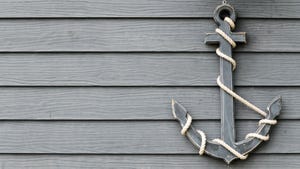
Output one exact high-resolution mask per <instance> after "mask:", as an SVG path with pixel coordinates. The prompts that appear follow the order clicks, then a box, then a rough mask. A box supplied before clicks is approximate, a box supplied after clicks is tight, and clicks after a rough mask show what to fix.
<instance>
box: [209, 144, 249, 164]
mask: <svg viewBox="0 0 300 169" xmlns="http://www.w3.org/2000/svg"><path fill="white" fill-rule="evenodd" d="M213 142H215V143H218V144H220V145H221V146H223V147H224V148H226V149H227V150H228V151H230V152H231V153H232V154H234V155H235V156H237V157H238V158H239V159H241V160H245V159H247V157H248V155H243V154H241V153H239V152H237V151H236V150H235V149H234V148H232V147H230V146H229V145H228V144H226V143H225V142H224V141H223V140H221V139H214V140H213Z"/></svg>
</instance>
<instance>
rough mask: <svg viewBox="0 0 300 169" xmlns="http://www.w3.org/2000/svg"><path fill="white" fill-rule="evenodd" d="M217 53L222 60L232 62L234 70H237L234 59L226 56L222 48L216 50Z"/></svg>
mask: <svg viewBox="0 0 300 169" xmlns="http://www.w3.org/2000/svg"><path fill="white" fill-rule="evenodd" d="M216 53H217V55H218V56H220V57H221V58H223V59H225V60H227V61H228V62H230V63H231V64H232V70H235V69H236V61H235V60H234V59H232V58H231V57H229V56H227V55H226V54H224V53H223V52H221V50H220V48H218V49H217V50H216Z"/></svg>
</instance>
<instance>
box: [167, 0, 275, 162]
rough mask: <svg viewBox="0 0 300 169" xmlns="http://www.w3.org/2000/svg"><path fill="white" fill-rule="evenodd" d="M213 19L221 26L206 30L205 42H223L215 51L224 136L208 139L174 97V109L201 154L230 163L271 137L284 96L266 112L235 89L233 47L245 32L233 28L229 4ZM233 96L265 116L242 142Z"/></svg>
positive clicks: (215, 14)
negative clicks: (271, 130)
mask: <svg viewBox="0 0 300 169" xmlns="http://www.w3.org/2000/svg"><path fill="white" fill-rule="evenodd" d="M214 20H215V22H216V23H217V24H218V26H219V28H217V29H216V33H209V34H207V36H206V39H205V43H206V44H219V45H220V47H219V48H218V49H217V51H216V52H217V55H218V56H220V76H219V78H218V80H217V81H218V85H219V86H220V98H221V138H220V139H214V140H212V141H206V136H205V134H204V132H203V131H201V130H200V131H198V130H196V129H195V128H194V127H193V126H192V117H191V116H190V115H189V114H188V111H187V110H186V109H185V108H184V107H183V106H182V105H181V104H179V103H178V102H176V101H174V100H172V112H173V116H174V118H175V119H176V120H177V121H178V122H179V123H180V125H181V127H182V128H183V129H182V132H181V133H182V134H183V135H185V136H186V137H187V138H188V139H189V140H190V141H191V143H192V144H193V145H194V146H196V147H197V148H198V149H199V150H200V151H199V154H200V155H202V154H208V155H211V156H213V157H216V158H221V159H224V161H225V162H227V163H228V164H229V163H230V162H232V161H233V160H234V159H237V158H240V159H242V160H244V159H246V158H247V156H248V154H249V153H250V152H251V151H252V150H254V149H255V148H256V147H257V146H258V145H259V144H260V143H262V142H263V141H267V140H268V139H269V135H268V134H269V131H270V129H271V126H272V125H275V124H276V123H277V121H276V120H275V118H276V117H277V116H278V115H279V114H280V110H281V97H280V96H278V97H276V98H274V99H273V100H272V102H271V103H270V104H269V105H268V107H267V112H265V111H263V110H261V109H259V108H257V107H256V106H255V105H253V104H252V103H250V102H248V101H247V100H245V99H243V98H242V97H240V96H239V95H238V94H236V93H235V92H233V81H232V76H233V75H232V71H234V69H235V67H236V62H235V60H234V59H232V48H234V47H236V45H237V43H245V42H246V34H245V33H244V32H241V33H233V32H231V30H232V29H234V28H235V24H234V22H235V20H236V13H235V11H234V8H233V7H232V6H230V5H229V4H226V3H223V4H222V5H220V6H218V7H217V8H216V10H215V12H214ZM233 99H237V100H238V101H240V102H242V103H243V104H245V105H246V106H248V107H249V108H251V109H252V110H254V111H256V112H257V113H259V114H261V115H262V116H264V119H262V120H260V121H259V126H258V128H257V130H256V131H255V132H254V133H249V134H248V135H247V136H246V138H245V140H242V141H239V142H236V140H235V127H234V100H233Z"/></svg>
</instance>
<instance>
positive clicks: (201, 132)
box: [197, 130, 206, 155]
mask: <svg viewBox="0 0 300 169" xmlns="http://www.w3.org/2000/svg"><path fill="white" fill-rule="evenodd" d="M197 132H198V133H199V134H200V136H201V140H202V142H201V146H200V150H199V154H200V155H203V154H204V153H205V147H206V135H205V133H204V132H203V131H201V130H197Z"/></svg>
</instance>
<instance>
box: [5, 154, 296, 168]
mask: <svg viewBox="0 0 300 169" xmlns="http://www.w3.org/2000/svg"><path fill="white" fill-rule="evenodd" d="M299 160H300V155H299V154H295V155H287V154H280V155H273V154H272V155H270V154H268V155H267V154H255V155H250V156H249V158H248V159H247V160H245V161H236V162H234V163H232V164H231V165H229V166H228V165H226V164H225V163H224V162H223V161H221V160H215V159H212V158H209V157H207V156H203V157H199V156H198V155H180V156H178V155H155V156H154V155H125V156H124V155H0V163H1V165H2V167H3V168H5V169H16V168H18V169H28V168H31V169H61V168H65V169H82V168H87V169H99V168H101V169H111V168H125V169H141V168H147V169H154V168H155V169H182V168H184V167H187V166H188V168H189V169H205V168H213V169H224V168H232V169H240V168H247V169H265V168H269V167H270V168H274V169H281V168H282V164H283V163H284V168H285V169H295V168H297V167H298V166H299V165H300V163H299Z"/></svg>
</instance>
